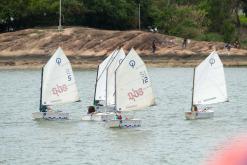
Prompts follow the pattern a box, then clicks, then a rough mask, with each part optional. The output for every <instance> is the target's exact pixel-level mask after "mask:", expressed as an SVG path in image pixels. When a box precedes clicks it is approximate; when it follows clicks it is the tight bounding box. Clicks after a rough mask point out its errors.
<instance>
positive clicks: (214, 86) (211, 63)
mask: <svg viewBox="0 0 247 165" xmlns="http://www.w3.org/2000/svg"><path fill="white" fill-rule="evenodd" d="M226 101H228V97H227V90H226V81H225V74H224V68H223V64H222V62H221V60H220V58H219V56H218V54H217V52H216V51H214V52H212V53H211V54H210V55H209V56H208V57H207V58H206V59H205V60H204V61H202V62H201V63H200V64H199V65H198V66H197V67H196V68H195V81H194V97H193V104H194V105H208V104H215V103H220V102H226Z"/></svg>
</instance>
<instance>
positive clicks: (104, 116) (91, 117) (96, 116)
mask: <svg viewBox="0 0 247 165" xmlns="http://www.w3.org/2000/svg"><path fill="white" fill-rule="evenodd" d="M115 116H116V113H114V112H106V113H100V112H99V113H93V114H87V115H83V116H82V118H81V119H82V120H83V121H108V120H113V119H114V118H115ZM121 116H122V117H123V118H124V119H126V118H127V119H133V118H134V115H132V114H121Z"/></svg>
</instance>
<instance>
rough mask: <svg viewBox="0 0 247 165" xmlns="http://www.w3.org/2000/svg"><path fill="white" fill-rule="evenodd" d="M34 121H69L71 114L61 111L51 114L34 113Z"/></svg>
mask: <svg viewBox="0 0 247 165" xmlns="http://www.w3.org/2000/svg"><path fill="white" fill-rule="evenodd" d="M32 117H33V119H34V120H39V119H46V120H61V119H69V113H65V112H61V111H51V112H34V113H32Z"/></svg>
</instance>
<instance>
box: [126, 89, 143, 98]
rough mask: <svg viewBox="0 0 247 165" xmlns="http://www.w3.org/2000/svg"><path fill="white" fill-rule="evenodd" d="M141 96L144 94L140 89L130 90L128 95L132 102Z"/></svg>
mask: <svg viewBox="0 0 247 165" xmlns="http://www.w3.org/2000/svg"><path fill="white" fill-rule="evenodd" d="M143 94H144V92H143V90H142V88H139V89H137V90H134V89H132V91H130V92H129V93H128V97H129V100H134V101H135V100H136V98H138V97H140V96H142V95H143Z"/></svg>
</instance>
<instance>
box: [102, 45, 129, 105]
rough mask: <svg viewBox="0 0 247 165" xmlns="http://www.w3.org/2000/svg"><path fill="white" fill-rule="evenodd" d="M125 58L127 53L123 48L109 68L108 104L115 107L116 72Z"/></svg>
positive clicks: (107, 84)
mask: <svg viewBox="0 0 247 165" xmlns="http://www.w3.org/2000/svg"><path fill="white" fill-rule="evenodd" d="M124 58H125V53H124V51H123V49H122V48H121V49H120V50H119V51H118V53H117V55H116V56H115V57H114V58H113V60H112V61H111V62H110V64H109V66H108V68H107V80H106V82H107V83H106V96H107V97H106V104H107V105H115V71H116V69H117V67H118V66H119V65H120V64H121V62H122V61H123V59H124Z"/></svg>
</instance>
